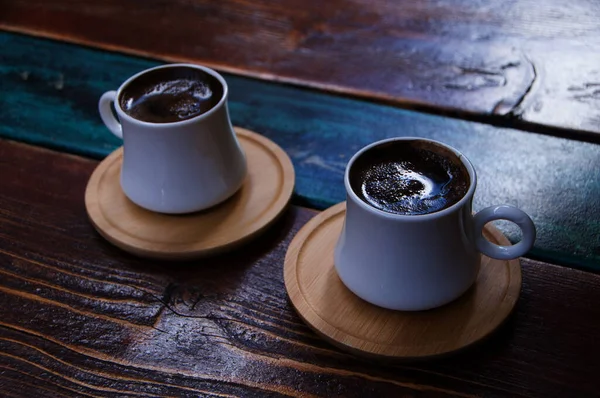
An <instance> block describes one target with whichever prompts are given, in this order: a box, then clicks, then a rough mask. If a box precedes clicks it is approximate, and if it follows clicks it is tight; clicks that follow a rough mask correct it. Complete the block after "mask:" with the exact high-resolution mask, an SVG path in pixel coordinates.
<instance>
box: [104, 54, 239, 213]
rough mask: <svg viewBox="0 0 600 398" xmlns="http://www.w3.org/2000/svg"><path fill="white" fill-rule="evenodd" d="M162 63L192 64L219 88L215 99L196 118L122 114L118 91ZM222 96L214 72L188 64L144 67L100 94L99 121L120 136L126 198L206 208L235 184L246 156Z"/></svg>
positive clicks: (149, 205) (155, 207)
mask: <svg viewBox="0 0 600 398" xmlns="http://www.w3.org/2000/svg"><path fill="white" fill-rule="evenodd" d="M166 68H192V69H197V70H200V71H202V72H205V73H206V74H208V75H210V76H212V77H214V78H215V79H217V80H218V82H219V83H220V84H221V85H222V88H223V94H222V96H221V98H220V99H219V101H218V103H217V104H216V105H215V106H213V107H212V108H211V109H210V110H208V111H207V112H205V113H203V114H200V115H198V116H196V117H193V118H190V119H187V120H182V121H176V122H169V123H152V122H146V121H142V120H138V119H136V118H133V117H132V116H130V115H128V114H127V113H126V112H125V111H124V110H123V109H122V108H121V105H120V101H119V98H120V95H121V93H122V91H123V90H124V89H125V88H126V87H127V86H128V85H130V84H131V83H132V82H135V81H136V79H138V78H140V77H142V76H147V75H148V74H151V73H155V72H156V71H159V70H161V69H166ZM227 97H228V86H227V83H226V82H225V79H224V78H223V77H222V76H221V75H220V74H219V73H217V72H216V71H214V70H212V69H210V68H206V67H203V66H199V65H193V64H169V65H163V66H158V67H155V68H150V69H147V70H145V71H142V72H140V73H138V74H136V75H134V76H132V77H130V78H129V79H127V80H126V81H125V82H124V83H123V84H122V85H121V86H120V87H119V89H118V90H117V91H108V92H106V93H104V94H103V95H102V97H101V98H100V101H99V104H98V108H99V111H100V116H101V118H102V121H103V122H104V124H105V125H106V127H107V128H108V129H109V130H110V131H111V132H112V133H113V134H114V135H116V136H117V137H119V138H122V139H123V151H124V153H123V165H122V169H121V175H120V183H121V187H122V189H123V192H124V193H125V195H126V196H127V197H128V198H129V199H130V200H131V201H132V202H134V203H136V204H137V205H139V206H140V207H143V208H145V209H148V210H151V211H155V212H161V213H171V214H179V213H189V212H195V211H199V210H204V209H207V208H209V207H212V206H214V205H216V204H218V203H220V202H222V201H224V200H226V199H227V198H229V197H230V196H232V195H233V194H234V193H235V192H236V191H237V190H238V189H239V188H240V187H241V185H242V183H243V181H244V179H245V177H246V172H247V165H246V157H245V154H244V152H243V150H242V148H241V146H240V144H239V142H238V139H237V137H236V135H235V132H234V129H233V126H232V125H231V121H230V118H229V111H228V107H227ZM111 105H114V108H115V110H116V113H117V116H118V119H117V118H115V116H114V114H113V112H112V110H111Z"/></svg>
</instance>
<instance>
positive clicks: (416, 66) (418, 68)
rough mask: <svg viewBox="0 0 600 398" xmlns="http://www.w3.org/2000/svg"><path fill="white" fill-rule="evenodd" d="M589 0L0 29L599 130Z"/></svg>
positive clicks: (40, 8)
mask: <svg viewBox="0 0 600 398" xmlns="http://www.w3.org/2000/svg"><path fill="white" fill-rule="evenodd" d="M598 19H600V4H599V3H598V2H597V1H595V0H582V1H578V2H577V3H576V4H571V3H566V2H564V1H562V0H550V1H544V2H539V1H536V0H515V1H509V2H498V1H492V0H477V1H472V0H460V1H450V0H443V1H437V0H427V1H419V2H410V1H396V2H389V1H384V0H377V1H369V0H335V1H329V2H327V4H322V3H321V2H318V1H312V2H306V1H299V0H285V1H278V2H272V1H267V0H259V1H248V0H226V1H218V2H215V1H210V0H191V1H190V0H173V1H152V2H145V3H144V4H143V5H140V4H139V2H136V1H132V0H129V1H117V0H109V1H103V2H100V3H95V2H89V1H88V2H84V3H81V2H76V3H74V2H73V1H72V0H52V1H46V0H44V1H42V0H35V1H31V0H29V1H22V0H4V1H3V2H2V13H1V14H0V27H2V28H4V29H6V30H12V31H19V32H27V33H31V34H35V35H41V36H46V37H52V38H59V39H61V40H65V41H71V42H76V43H83V44H89V45H93V46H99V47H103V48H107V49H114V50H119V51H124V52H128V53H133V54H138V55H145V56H146V55H147V56H151V57H153V58H159V59H163V60H170V61H173V60H193V61H197V62H201V63H205V64H208V65H212V66H215V67H218V68H220V69H222V70H227V71H230V72H235V73H241V74H246V75H251V76H255V77H261V78H266V79H272V80H277V81H286V82H292V83H295V84H300V85H306V86H315V87H320V88H326V89H328V90H333V91H337V92H343V93H351V94H353V95H359V96H364V97H368V98H373V99H378V100H381V101H386V102H391V103H394V104H399V105H401V106H405V107H417V108H420V109H426V110H428V111H433V112H450V113H452V114H458V115H461V116H465V115H484V116H486V117H489V118H488V119H486V120H488V121H492V120H493V119H494V118H493V117H494V116H496V117H497V118H496V120H505V121H510V122H511V123H517V122H519V121H524V122H525V124H527V123H533V124H539V125H542V126H547V127H560V128H566V129H571V130H572V131H574V132H575V131H581V130H584V131H589V132H595V133H598V132H600V118H599V117H598V110H599V109H600V108H599V102H598V100H599V98H600V94H599V92H600V90H599V87H600V67H599V65H600V56H599V55H598V54H599V53H600V25H599V24H598V23H597V21H598Z"/></svg>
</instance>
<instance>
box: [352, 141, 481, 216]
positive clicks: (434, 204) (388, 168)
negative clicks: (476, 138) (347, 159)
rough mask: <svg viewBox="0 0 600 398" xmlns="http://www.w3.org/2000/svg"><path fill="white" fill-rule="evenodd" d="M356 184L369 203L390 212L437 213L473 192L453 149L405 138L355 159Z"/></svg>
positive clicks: (354, 183)
mask: <svg viewBox="0 0 600 398" xmlns="http://www.w3.org/2000/svg"><path fill="white" fill-rule="evenodd" d="M349 176H350V184H351V186H352V190H353V191H354V192H355V193H356V195H357V196H358V197H359V198H360V199H361V200H363V201H364V202H366V203H367V204H369V205H371V206H373V207H375V208H377V209H379V210H383V211H385V212H388V213H393V214H401V215H419V214H429V213H434V212H437V211H440V210H443V209H446V208H448V207H450V206H452V205H453V204H455V203H457V202H458V201H460V199H462V198H463V197H464V196H465V194H466V193H467V191H468V189H469V185H470V179H469V173H468V172H467V170H466V169H465V167H464V165H463V164H462V162H461V160H460V159H459V158H458V157H457V156H456V155H455V154H454V153H452V152H451V151H448V150H447V149H446V148H444V147H442V146H438V145H436V144H435V143H431V142H424V141H417V140H402V141H393V142H389V143H386V144H384V145H380V146H377V147H374V148H371V149H370V150H369V151H367V152H365V153H363V154H362V155H361V156H360V157H359V158H357V159H356V161H355V162H354V163H353V165H352V168H351V169H350V174H349Z"/></svg>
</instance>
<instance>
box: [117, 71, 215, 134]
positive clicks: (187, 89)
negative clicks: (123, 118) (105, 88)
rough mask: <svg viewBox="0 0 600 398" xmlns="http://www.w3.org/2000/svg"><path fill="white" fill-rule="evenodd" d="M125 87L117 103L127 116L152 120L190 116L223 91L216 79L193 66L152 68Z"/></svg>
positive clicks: (211, 104) (208, 105) (208, 106)
mask: <svg viewBox="0 0 600 398" xmlns="http://www.w3.org/2000/svg"><path fill="white" fill-rule="evenodd" d="M154 72H155V73H150V74H148V75H147V76H142V77H141V78H140V79H138V80H137V81H134V82H132V83H131V84H130V86H129V87H127V88H126V89H125V90H124V92H123V94H122V96H121V101H120V103H121V107H122V108H123V110H124V111H125V112H126V113H128V114H129V115H130V116H132V117H134V118H136V119H139V120H143V121H147V122H153V123H168V122H176V121H181V120H186V119H190V118H192V117H195V116H198V115H201V114H203V113H205V112H207V111H208V110H210V109H212V108H213V107H214V106H215V105H216V104H217V103H218V102H219V100H220V98H221V96H222V95H223V88H222V86H221V84H220V82H219V81H218V80H217V79H216V78H215V77H213V76H211V75H209V74H207V73H205V72H203V71H197V70H190V69H189V68H188V69H185V68H182V69H180V70H178V68H173V70H171V69H163V70H156V71H154Z"/></svg>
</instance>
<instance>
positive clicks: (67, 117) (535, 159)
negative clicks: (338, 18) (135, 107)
mask: <svg viewBox="0 0 600 398" xmlns="http://www.w3.org/2000/svg"><path fill="white" fill-rule="evenodd" d="M0 48H2V52H1V53H0V135H1V136H3V137H6V138H11V139H15V140H20V141H25V142H29V143H34V144H37V145H43V146H47V147H50V148H55V149H58V150H61V151H65V152H69V153H76V154H81V155H86V156H92V157H95V158H102V157H103V156H105V155H106V154H108V153H110V152H111V151H112V150H113V149H115V148H116V147H117V146H118V145H119V144H120V143H119V141H118V140H117V139H116V138H114V137H113V136H112V135H111V134H110V133H109V132H108V131H107V130H106V129H105V128H104V126H103V125H102V122H101V121H100V118H99V116H98V114H97V106H96V104H97V100H98V98H99V97H100V95H101V94H102V93H103V92H104V91H106V90H110V89H116V88H117V87H118V86H119V84H120V83H121V82H122V81H123V80H125V79H126V78H127V77H129V76H130V75H132V74H133V73H136V72H138V71H140V70H142V69H145V68H148V67H151V66H154V65H158V64H160V63H159V62H157V61H153V60H148V59H143V58H136V57H130V56H124V55H120V54H115V53H110V52H105V51H98V50H94V49H90V48H85V47H80V46H75V45H68V44H64V43H59V42H54V41H49V40H43V39H37V38H33V37H28V36H22V35H17V34H11V33H0ZM224 76H225V78H226V80H227V81H228V83H229V85H230V89H231V97H230V108H231V116H232V119H233V123H234V124H236V125H238V126H242V127H246V128H249V129H252V130H255V131H257V132H260V133H262V134H264V135H265V136H267V137H269V138H270V139H272V140H273V141H275V142H276V143H278V144H279V145H280V146H281V147H283V148H284V149H285V150H286V151H287V152H288V153H289V155H290V157H291V158H292V161H293V163H294V166H295V168H296V173H297V181H296V191H295V198H294V201H295V203H297V204H302V205H307V206H311V207H315V208H319V209H322V208H325V207H327V206H330V205H332V204H334V203H337V202H339V201H341V200H344V198H345V194H344V186H343V182H342V176H343V171H344V167H345V165H346V162H347V161H348V159H349V158H350V156H352V154H353V153H354V152H355V151H356V150H358V149H359V148H361V147H362V146H364V145H366V144H368V143H370V142H372V141H375V140H379V139H382V138H386V137H392V136H418V137H428V138H433V139H437V140H440V141H443V142H446V143H448V144H450V145H452V146H455V147H456V148H458V149H459V150H461V151H462V152H463V153H465V155H466V156H467V157H469V158H470V159H471V160H472V162H473V163H474V165H475V167H476V169H477V172H478V176H479V186H478V189H477V192H476V195H475V201H474V207H475V209H476V210H478V209H481V208H483V207H485V206H486V205H491V204H499V203H510V204H514V205H517V206H519V207H521V208H522V209H523V210H525V211H526V212H527V213H529V214H530V215H531V216H532V218H533V219H534V222H535V224H536V226H537V228H538V239H537V241H536V244H535V247H534V249H532V251H531V252H530V253H529V255H530V256H531V257H534V258H539V259H542V260H544V261H548V262H553V263H561V264H565V265H569V266H574V267H579V268H584V269H590V270H596V271H600V220H599V217H598V211H599V209H600V167H599V166H600V146H599V145H596V144H591V143H584V142H576V141H570V140H566V139H561V138H555V137H550V136H544V135H539V134H533V133H526V132H521V131H518V130H512V129H506V128H496V127H492V126H488V125H483V124H478V123H472V122H464V121H459V120H454V119H448V118H444V117H438V116H432V115H425V114H420V113H416V112H410V111H405V110H401V109H396V108H393V107H390V106H383V105H377V104H372V103H368V102H364V101H359V100H354V99H349V98H342V97H338V96H334V95H330V94H326V93H322V92H317V91H311V90H305V89H299V88H295V87H291V86H285V85H279V84H276V83H267V82H262V81H257V80H253V79H248V78H243V77H239V76H233V75H228V74H225V75H224ZM500 227H501V229H502V230H503V231H504V232H505V233H507V235H508V236H509V238H510V239H511V240H512V241H516V240H518V232H517V231H515V229H514V228H512V226H511V225H510V224H501V225H500Z"/></svg>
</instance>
